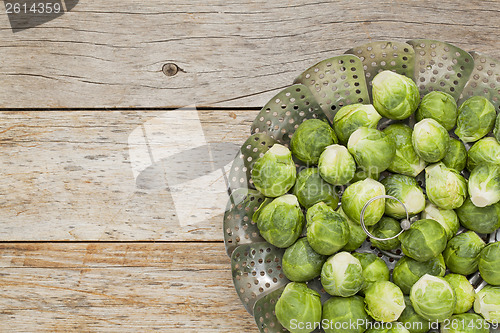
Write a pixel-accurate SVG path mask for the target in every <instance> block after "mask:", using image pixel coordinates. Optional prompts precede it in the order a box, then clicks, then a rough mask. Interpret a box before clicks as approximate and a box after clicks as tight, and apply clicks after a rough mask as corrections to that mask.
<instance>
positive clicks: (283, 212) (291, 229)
mask: <svg viewBox="0 0 500 333" xmlns="http://www.w3.org/2000/svg"><path fill="white" fill-rule="evenodd" d="M253 220H254V221H255V222H256V223H257V228H258V229H259V231H260V234H261V236H262V237H264V239H265V240H266V241H268V242H269V243H271V244H272V245H274V246H276V247H282V248H284V247H289V246H290V245H292V244H293V243H295V241H296V240H297V239H298V238H299V236H300V233H301V232H302V229H303V228H304V214H303V213H302V210H301V209H300V205H299V202H298V200H297V197H296V196H294V195H293V194H285V195H283V196H281V197H278V198H276V199H274V200H272V199H266V200H264V202H262V204H261V205H260V207H259V209H257V211H256V212H255V213H254V214H253Z"/></svg>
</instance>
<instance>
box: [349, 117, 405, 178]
mask: <svg viewBox="0 0 500 333" xmlns="http://www.w3.org/2000/svg"><path fill="white" fill-rule="evenodd" d="M347 149H348V150H349V152H350V153H351V154H352V156H354V159H355V160H356V163H357V164H358V166H359V167H360V168H361V169H363V170H366V171H368V172H369V173H370V174H376V173H381V172H382V171H384V170H386V169H387V168H388V167H389V165H390V164H391V162H392V159H393V158H394V156H395V155H396V145H395V144H394V142H393V141H392V139H391V137H390V136H388V135H386V134H384V132H381V131H379V130H377V129H374V128H367V127H361V128H358V129H357V130H356V131H354V133H352V134H351V136H350V137H349V141H348V142H347Z"/></svg>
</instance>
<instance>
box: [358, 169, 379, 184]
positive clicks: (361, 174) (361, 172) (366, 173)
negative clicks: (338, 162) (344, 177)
mask: <svg viewBox="0 0 500 333" xmlns="http://www.w3.org/2000/svg"><path fill="white" fill-rule="evenodd" d="M366 178H371V179H374V180H378V179H379V178H380V173H378V172H373V170H372V171H370V170H366V169H364V168H357V169H356V173H354V177H352V179H351V183H355V182H359V181H360V180H365V179H366Z"/></svg>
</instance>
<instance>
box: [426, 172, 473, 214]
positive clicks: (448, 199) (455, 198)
mask: <svg viewBox="0 0 500 333" xmlns="http://www.w3.org/2000/svg"><path fill="white" fill-rule="evenodd" d="M425 186H426V193H427V197H428V198H429V201H430V202H432V203H433V204H435V205H436V206H438V207H439V208H442V209H455V208H458V207H460V206H462V204H463V203H464V201H465V199H466V198H467V181H466V180H465V178H464V177H462V176H461V175H460V174H459V173H458V172H456V171H455V170H453V169H450V168H447V167H446V166H445V165H444V164H443V163H436V164H433V165H430V166H428V167H427V168H425Z"/></svg>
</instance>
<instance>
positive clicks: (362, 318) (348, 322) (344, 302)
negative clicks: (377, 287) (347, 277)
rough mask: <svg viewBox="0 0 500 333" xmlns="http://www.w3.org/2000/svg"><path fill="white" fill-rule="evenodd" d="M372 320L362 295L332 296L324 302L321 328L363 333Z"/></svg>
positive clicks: (336, 331)
mask: <svg viewBox="0 0 500 333" xmlns="http://www.w3.org/2000/svg"><path fill="white" fill-rule="evenodd" d="M370 320H371V318H370V316H368V314H367V313H366V311H365V302H364V300H363V297H361V296H352V297H332V298H330V299H329V300H327V301H326V302H325V304H323V317H322V319H321V328H322V329H323V330H324V331H325V333H338V332H342V333H363V332H364V331H365V330H366V323H368V322H370ZM353 323H356V324H355V325H353ZM357 323H360V324H357ZM361 323H363V324H361Z"/></svg>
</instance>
